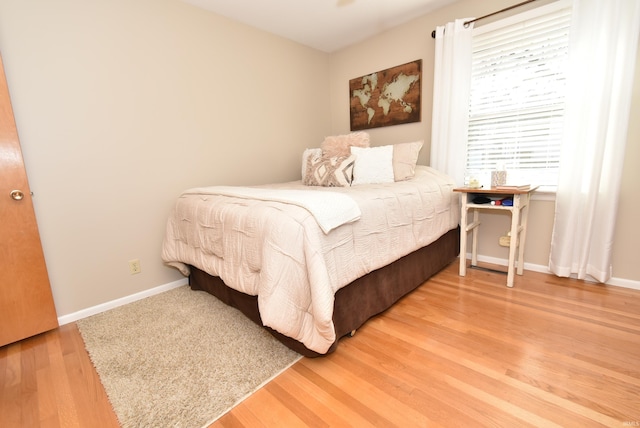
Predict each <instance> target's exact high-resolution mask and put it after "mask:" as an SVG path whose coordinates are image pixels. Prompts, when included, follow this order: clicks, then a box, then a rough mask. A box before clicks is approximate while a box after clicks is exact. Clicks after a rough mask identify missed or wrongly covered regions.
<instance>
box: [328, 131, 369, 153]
mask: <svg viewBox="0 0 640 428" xmlns="http://www.w3.org/2000/svg"><path fill="white" fill-rule="evenodd" d="M351 146H355V147H369V134H367V133H366V132H352V133H351V134H346V135H334V136H331V137H326V138H325V139H324V141H323V142H322V144H321V145H320V148H321V149H322V156H324V157H326V158H331V157H334V156H349V155H350V154H351V151H350V150H349V148H350V147H351Z"/></svg>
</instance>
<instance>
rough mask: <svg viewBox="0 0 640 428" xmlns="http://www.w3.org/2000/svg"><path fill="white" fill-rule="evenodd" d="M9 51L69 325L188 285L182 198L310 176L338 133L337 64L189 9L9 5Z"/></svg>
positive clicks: (53, 272)
mask: <svg viewBox="0 0 640 428" xmlns="http://www.w3.org/2000/svg"><path fill="white" fill-rule="evenodd" d="M0 52H1V53H2V57H3V61H4V65H5V68H6V74H7V81H8V85H9V90H10V93H11V97H12V103H13V108H14V112H15V116H16V122H17V126H18V133H19V136H20V140H21V144H22V148H23V152H24V158H25V164H26V168H27V174H28V176H29V182H30V186H31V188H32V190H33V192H34V194H35V196H34V204H35V210H36V216H37V219H38V223H39V228H40V233H41V237H42V243H43V247H44V253H45V259H46V262H47V266H48V270H49V276H50V280H51V284H52V289H53V294H54V299H55V303H56V308H57V311H58V315H59V316H64V315H67V314H70V313H73V312H76V311H79V310H82V309H85V308H89V307H92V306H95V305H98V304H102V303H105V302H109V301H112V300H114V299H118V298H121V297H124V296H128V295H131V294H134V293H138V292H141V291H144V290H148V289H151V288H153V287H157V286H159V285H163V284H167V283H171V282H173V281H176V280H179V279H181V278H182V276H181V275H180V274H179V273H178V272H177V271H176V270H174V269H172V268H169V267H166V266H164V265H163V264H162V261H161V259H160V248H161V242H162V237H163V233H164V227H165V221H166V218H167V215H168V213H169V211H170V209H171V207H172V205H173V202H174V200H175V198H176V197H177V196H178V194H179V192H180V191H181V190H183V189H186V188H188V187H194V186H202V185H214V184H237V185H245V184H258V183H265V182H275V181H288V180H294V179H299V176H300V172H299V171H300V155H301V153H302V151H303V149H304V148H305V147H312V146H318V145H319V144H320V142H321V141H322V139H323V138H324V136H325V135H327V134H328V133H329V131H330V115H329V111H330V109H329V95H328V94H327V90H326V88H327V86H328V67H329V57H328V55H327V54H325V53H321V52H319V51H316V50H313V49H309V48H306V47H303V46H301V45H298V44H295V43H293V42H290V41H288V40H284V39H282V38H279V37H275V36H272V35H269V34H266V33H264V32H262V31H259V30H256V29H253V28H250V27H247V26H244V25H240V24H237V23H234V22H232V21H229V20H227V19H224V18H222V17H220V16H217V15H215V14H212V13H210V12H206V11H204V10H202V9H199V8H195V7H193V6H190V5H188V4H185V3H182V2H180V1H177V0H95V1H93V0H92V1H85V0H56V1H55V2H53V1H46V0H41V1H39V0H1V1H0ZM134 258H139V259H140V261H141V267H142V273H141V274H138V275H130V274H129V268H128V260H130V259H134Z"/></svg>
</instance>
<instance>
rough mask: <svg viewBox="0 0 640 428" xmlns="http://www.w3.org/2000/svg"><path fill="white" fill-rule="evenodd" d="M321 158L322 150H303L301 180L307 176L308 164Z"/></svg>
mask: <svg viewBox="0 0 640 428" xmlns="http://www.w3.org/2000/svg"><path fill="white" fill-rule="evenodd" d="M321 157H322V149H321V148H320V147H318V148H317V149H305V150H304V152H302V180H304V179H305V177H306V176H307V167H308V166H309V165H310V164H314V163H316V162H318V160H320V158H321Z"/></svg>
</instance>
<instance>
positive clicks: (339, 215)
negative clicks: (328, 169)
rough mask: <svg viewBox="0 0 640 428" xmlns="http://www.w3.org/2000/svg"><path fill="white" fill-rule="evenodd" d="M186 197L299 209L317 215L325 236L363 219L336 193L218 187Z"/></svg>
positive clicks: (350, 200) (199, 189) (190, 192)
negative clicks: (212, 197)
mask: <svg viewBox="0 0 640 428" xmlns="http://www.w3.org/2000/svg"><path fill="white" fill-rule="evenodd" d="M183 194H184V195H224V196H235V197H238V198H243V199H259V200H261V201H274V202H282V203H285V204H294V205H298V206H300V207H302V208H304V209H306V210H307V211H309V212H310V213H311V214H312V215H313V217H314V218H315V219H316V221H317V222H318V225H319V226H320V228H321V229H322V231H323V232H324V233H329V232H330V231H331V230H333V229H335V228H336V227H338V226H342V225H343V224H345V223H350V222H352V221H356V220H358V219H359V218H360V208H359V207H358V204H357V203H356V201H354V200H353V198H350V197H349V196H347V195H343V194H340V193H333V192H322V191H311V190H293V189H265V188H256V187H230V186H214V187H197V188H194V189H189V190H187V191H185V192H184V193H183Z"/></svg>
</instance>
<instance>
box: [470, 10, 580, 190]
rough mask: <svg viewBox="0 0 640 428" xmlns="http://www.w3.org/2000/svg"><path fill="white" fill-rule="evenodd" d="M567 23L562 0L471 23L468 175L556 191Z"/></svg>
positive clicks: (566, 56)
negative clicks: (487, 174) (498, 173)
mask: <svg viewBox="0 0 640 428" xmlns="http://www.w3.org/2000/svg"><path fill="white" fill-rule="evenodd" d="M570 23H571V8H570V3H568V2H564V1H561V2H557V3H553V4H550V5H548V6H543V7H540V8H537V9H534V10H531V11H528V12H525V13H522V14H520V15H517V16H512V17H510V18H507V19H504V20H501V21H499V22H495V23H492V24H488V25H485V26H481V27H478V28H477V29H474V30H473V44H472V71H471V73H472V76H471V92H470V105H469V128H468V142H467V156H466V170H467V174H470V175H478V176H480V175H481V174H482V171H491V170H496V169H503V168H506V169H507V181H509V182H527V183H531V184H538V185H540V186H541V190H548V191H554V190H555V187H556V184H557V177H558V166H559V157H560V144H561V138H562V128H563V120H564V96H565V69H566V67H567V64H568V51H569V28H570ZM483 181H486V178H485V179H484V180H483Z"/></svg>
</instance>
